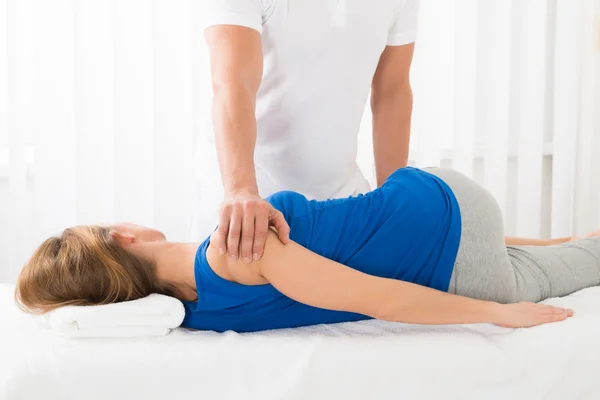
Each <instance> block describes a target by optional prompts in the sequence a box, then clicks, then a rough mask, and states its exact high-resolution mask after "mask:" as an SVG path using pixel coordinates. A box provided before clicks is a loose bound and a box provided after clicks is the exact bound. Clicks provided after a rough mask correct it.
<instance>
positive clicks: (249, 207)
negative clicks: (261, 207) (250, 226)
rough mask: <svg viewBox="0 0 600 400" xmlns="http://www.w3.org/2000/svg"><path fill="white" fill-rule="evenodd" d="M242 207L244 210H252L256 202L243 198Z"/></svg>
mask: <svg viewBox="0 0 600 400" xmlns="http://www.w3.org/2000/svg"><path fill="white" fill-rule="evenodd" d="M242 207H243V209H244V211H252V210H254V208H255V207H256V202H255V201H254V200H244V202H243V203H242Z"/></svg>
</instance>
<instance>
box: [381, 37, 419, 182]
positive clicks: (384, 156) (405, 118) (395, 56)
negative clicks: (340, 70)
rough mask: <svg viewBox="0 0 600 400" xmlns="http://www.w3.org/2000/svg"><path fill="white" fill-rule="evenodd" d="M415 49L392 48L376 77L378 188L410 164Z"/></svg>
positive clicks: (382, 57) (388, 48) (411, 45)
mask: <svg viewBox="0 0 600 400" xmlns="http://www.w3.org/2000/svg"><path fill="white" fill-rule="evenodd" d="M414 49H415V45H414V43H412V44H408V45H405V46H388V47H387V48H386V49H385V50H384V52H383V54H382V55H381V59H380V60H379V65H378V67H377V71H376V73H375V77H374V78H373V84H372V91H371V110H372V112H373V149H374V152H375V168H376V170H377V186H381V185H383V183H384V182H385V180H386V179H387V178H388V177H389V176H390V175H391V174H392V173H393V172H394V171H395V170H397V169H398V168H402V167H405V166H406V164H407V163H408V149H409V145H410V123H411V116H412V106H413V95H412V89H411V86H410V66H411V63H412V59H413V53H414Z"/></svg>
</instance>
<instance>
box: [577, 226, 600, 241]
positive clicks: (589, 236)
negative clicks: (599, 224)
mask: <svg viewBox="0 0 600 400" xmlns="http://www.w3.org/2000/svg"><path fill="white" fill-rule="evenodd" d="M594 237H599V238H600V229H598V230H597V231H594V232H592V233H589V234H587V235H586V236H573V237H571V240H570V242H576V241H578V240H581V239H589V238H594Z"/></svg>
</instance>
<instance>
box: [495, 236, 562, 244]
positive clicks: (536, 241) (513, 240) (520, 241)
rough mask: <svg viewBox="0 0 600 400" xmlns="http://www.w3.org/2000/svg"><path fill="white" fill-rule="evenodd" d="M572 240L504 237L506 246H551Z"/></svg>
mask: <svg viewBox="0 0 600 400" xmlns="http://www.w3.org/2000/svg"><path fill="white" fill-rule="evenodd" d="M571 240H573V238H570V237H568V238H562V239H530V238H520V237H510V236H508V237H505V238H504V242H505V243H506V245H507V246H551V245H553V244H562V243H567V242H570V241H571Z"/></svg>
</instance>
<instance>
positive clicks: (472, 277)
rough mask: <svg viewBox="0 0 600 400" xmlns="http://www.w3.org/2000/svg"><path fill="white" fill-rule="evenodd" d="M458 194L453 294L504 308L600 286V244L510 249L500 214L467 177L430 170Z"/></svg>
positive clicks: (487, 195) (597, 241)
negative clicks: (459, 229) (458, 228)
mask: <svg viewBox="0 0 600 400" xmlns="http://www.w3.org/2000/svg"><path fill="white" fill-rule="evenodd" d="M426 171H427V172H429V173H430V174H433V175H435V176H438V177H439V178H441V179H442V180H443V181H444V182H446V184H448V186H450V188H451V189H452V191H453V192H454V195H455V196H456V199H457V200H458V204H459V206H460V212H461V218H462V235H461V240H460V246H459V250H458V255H457V258H456V263H455V266H454V272H453V273H452V278H451V281H450V288H449V292H450V293H454V294H459V295H462V296H467V297H471V298H475V299H482V300H490V301H496V302H500V303H515V302H519V301H533V302H539V301H542V300H545V299H548V298H552V297H560V296H566V295H568V294H570V293H573V292H576V291H578V290H581V289H584V288H587V287H591V286H598V285H600V238H592V239H583V240H580V241H577V242H571V243H566V244H561V245H553V246H506V245H505V243H504V226H503V220H502V215H501V211H500V208H499V207H498V204H497V203H496V201H495V200H494V198H493V197H492V195H491V194H490V193H489V192H488V191H487V190H485V189H484V188H483V187H481V186H479V185H478V184H477V183H475V182H474V181H472V180H470V179H469V178H467V177H465V176H464V175H462V174H460V173H458V172H456V171H453V170H448V169H441V168H428V169H426Z"/></svg>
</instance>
